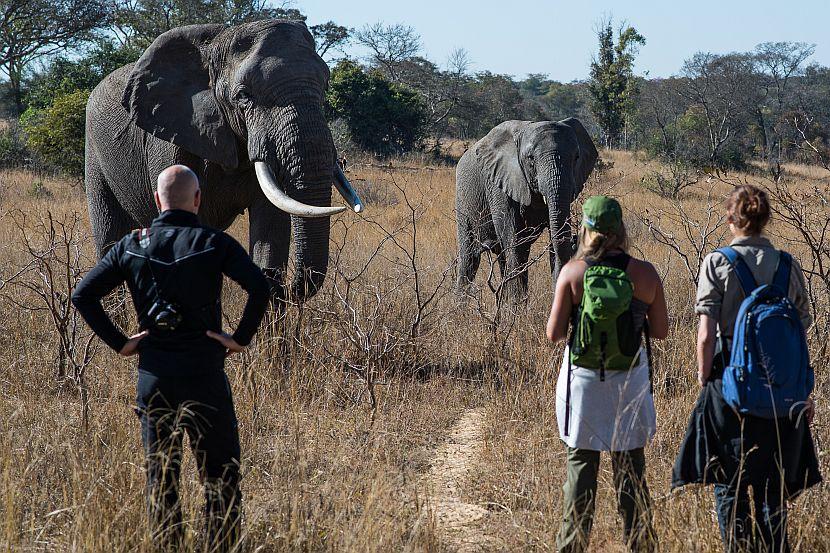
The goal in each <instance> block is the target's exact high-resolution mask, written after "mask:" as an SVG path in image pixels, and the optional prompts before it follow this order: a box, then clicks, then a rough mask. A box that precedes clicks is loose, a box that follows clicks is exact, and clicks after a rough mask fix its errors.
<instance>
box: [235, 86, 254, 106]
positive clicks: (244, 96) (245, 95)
mask: <svg viewBox="0 0 830 553" xmlns="http://www.w3.org/2000/svg"><path fill="white" fill-rule="evenodd" d="M234 99H235V101H236V105H238V106H239V107H240V108H242V109H247V108H249V107H250V106H251V102H252V100H251V94H250V93H249V92H248V91H247V90H246V89H244V88H240V89H239V90H238V91H237V92H236V94H234Z"/></svg>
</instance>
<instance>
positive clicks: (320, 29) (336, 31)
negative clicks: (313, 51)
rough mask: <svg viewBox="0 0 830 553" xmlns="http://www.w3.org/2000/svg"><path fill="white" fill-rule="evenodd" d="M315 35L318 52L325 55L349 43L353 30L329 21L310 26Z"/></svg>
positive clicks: (321, 55) (322, 55)
mask: <svg viewBox="0 0 830 553" xmlns="http://www.w3.org/2000/svg"><path fill="white" fill-rule="evenodd" d="M309 31H311V35H312V36H313V37H314V43H315V46H316V47H317V54H319V55H320V57H321V58H322V57H325V55H326V54H327V53H329V51H331V50H337V49H341V48H343V47H344V46H346V45H347V44H348V43H349V40H350V39H351V35H352V31H351V29H349V28H348V27H344V26H342V25H338V24H337V23H335V22H334V21H327V22H326V23H320V24H319V25H312V26H311V27H310V28H309Z"/></svg>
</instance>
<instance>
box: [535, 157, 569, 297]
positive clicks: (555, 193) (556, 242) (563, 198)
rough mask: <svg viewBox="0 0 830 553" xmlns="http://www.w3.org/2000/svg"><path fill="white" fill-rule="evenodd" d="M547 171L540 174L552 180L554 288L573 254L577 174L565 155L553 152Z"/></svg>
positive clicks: (552, 273)
mask: <svg viewBox="0 0 830 553" xmlns="http://www.w3.org/2000/svg"><path fill="white" fill-rule="evenodd" d="M543 166H544V167H546V168H547V169H546V172H548V174H547V175H540V177H542V178H541V179H540V181H541V182H547V183H548V187H549V188H548V191H547V193H546V194H545V196H546V197H547V199H548V200H547V201H548V218H549V225H550V242H551V251H550V256H551V257H550V267H551V277H552V279H553V283H554V288H555V286H556V279H557V278H559V272H560V271H561V270H562V267H564V266H565V263H567V262H568V261H570V259H571V256H572V255H573V248H572V246H571V200H572V199H573V190H574V176H573V174H572V173H571V172H570V171H568V170H567V169H565V167H564V166H563V164H562V161H561V159H560V158H559V157H558V156H553V158H552V159H550V160H547V163H545V164H544V165H543Z"/></svg>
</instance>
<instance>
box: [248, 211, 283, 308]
mask: <svg viewBox="0 0 830 553" xmlns="http://www.w3.org/2000/svg"><path fill="white" fill-rule="evenodd" d="M249 219H250V232H249V235H250V248H249V251H250V253H251V258H252V259H253V260H254V263H256V264H257V265H258V266H259V267H260V268H261V269H262V272H263V273H264V274H265V276H266V278H267V279H268V283H269V284H270V286H271V306H272V307H273V309H274V312H275V313H277V314H278V316H279V315H281V314H282V313H284V311H285V301H286V298H287V290H286V284H285V274H286V271H287V268H288V247H289V244H290V241H291V218H290V216H289V215H288V214H287V213H285V212H283V211H280V210H279V209H277V208H276V207H274V206H273V205H272V204H271V203H270V202H269V201H268V200H266V199H265V198H264V197H262V198H259V199H257V200H256V201H255V202H254V203H253V204H252V205H251V207H250V209H249Z"/></svg>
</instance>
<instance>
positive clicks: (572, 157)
mask: <svg viewBox="0 0 830 553" xmlns="http://www.w3.org/2000/svg"><path fill="white" fill-rule="evenodd" d="M598 157H599V154H598V152H597V149H596V147H595V146H594V142H593V141H592V140H591V137H590V135H589V134H588V132H587V131H586V130H585V127H583V126H582V123H580V122H579V121H578V120H577V119H574V118H572V117H571V118H568V119H565V120H563V121H558V122H556V121H536V122H532V121H505V122H504V123H501V124H500V125H497V126H496V127H495V128H493V130H491V131H490V132H489V133H488V134H487V135H486V136H485V137H484V138H482V139H481V140H479V141H478V142H476V143H475V144H474V145H473V146H472V147H471V148H470V149H469V150H467V152H465V153H464V155H463V156H461V159H460V160H459V162H458V166H457V167H456V199H455V208H456V216H457V221H458V258H459V272H458V288H459V290H461V291H463V292H466V291H467V290H469V287H470V285H471V284H472V282H473V280H474V279H475V275H476V272H477V271H478V267H479V263H480V261H481V254H482V252H483V251H490V252H493V253H494V254H495V255H496V256H497V259H498V262H499V266H500V269H501V274H502V279H503V281H504V282H505V284H504V290H505V292H506V293H507V296H508V297H510V298H512V299H513V300H520V299H523V298H525V297H526V295H527V276H528V275H527V271H528V259H529V257H530V247H531V246H532V245H533V242H535V241H536V239H537V238H539V236H540V235H541V234H542V231H543V230H544V229H545V227H547V228H549V229H550V238H551V250H550V269H551V277H552V281H553V285H554V287H555V284H556V278H557V277H558V275H559V271H560V270H561V269H562V267H563V266H564V264H565V263H567V262H568V260H569V259H570V258H571V256H572V255H573V246H572V233H571V227H570V211H571V203H572V202H573V200H574V199H575V198H576V197H577V196H578V195H579V193H580V192H581V191H582V187H583V186H584V185H585V181H587V180H588V176H589V175H590V174H591V171H592V170H593V169H594V165H595V164H596V162H597V159H598Z"/></svg>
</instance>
